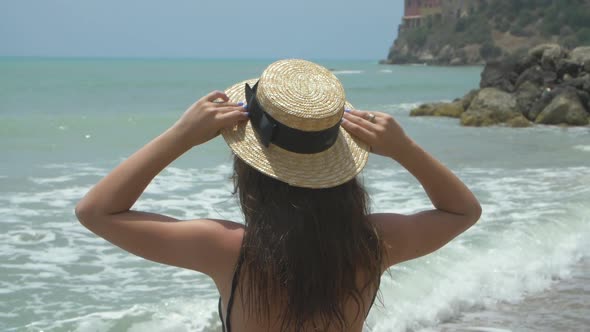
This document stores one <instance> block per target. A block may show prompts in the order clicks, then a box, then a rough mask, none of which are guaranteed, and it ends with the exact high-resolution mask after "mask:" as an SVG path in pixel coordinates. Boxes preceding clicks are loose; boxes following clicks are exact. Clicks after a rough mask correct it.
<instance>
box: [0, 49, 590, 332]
mask: <svg viewBox="0 0 590 332" xmlns="http://www.w3.org/2000/svg"><path fill="white" fill-rule="evenodd" d="M272 61H273V60H272V59H268V60H204V59H116V58H110V59H92V58H87V59H76V58H0V331H7V332H13V331H35V332H40V331H75V332H107V331H130V332H141V331H148V332H149V331H164V332H185V331H220V322H219V320H218V318H217V311H216V310H217V298H218V293H217V291H216V288H215V286H214V284H213V282H212V281H211V280H210V279H208V277H206V276H205V275H203V274H200V273H197V272H193V271H189V270H184V269H180V268H174V267H168V266H164V265H161V264H158V263H154V262H150V261H146V260H143V259H141V258H138V257H136V256H133V255H131V254H129V253H127V252H125V251H122V250H121V249H119V248H117V247H115V246H113V245H111V244H109V243H107V242H106V241H104V240H103V239H101V238H98V237H97V236H95V235H94V234H92V233H91V232H90V231H88V230H87V229H85V228H84V227H83V226H81V225H80V224H79V223H78V221H77V220H76V217H75V216H74V207H75V204H76V203H77V202H78V201H79V200H80V198H81V197H82V196H83V195H84V194H85V193H86V192H87V191H88V190H89V188H90V187H91V186H92V185H93V184H95V183H96V182H97V181H98V180H99V179H100V178H101V177H103V176H104V175H106V174H107V173H108V172H109V171H110V170H111V169H113V168H114V167H115V166H116V165H117V164H119V163H120V162H121V161H123V160H124V159H125V158H126V157H128V156H129V155H130V154H132V153H133V152H134V151H136V150H137V149H139V148H140V147H141V146H143V145H144V144H145V143H147V142H148V141H149V140H151V139H152V138H154V137H156V136H157V135H158V134H160V133H161V132H163V131H164V130H166V129H167V128H168V127H169V126H171V125H172V124H173V123H174V122H175V121H176V119H177V118H178V117H179V116H180V115H181V114H182V113H183V112H184V110H185V109H186V108H187V107H188V106H189V105H191V104H192V103H193V102H194V101H195V100H197V99H199V98H200V97H201V96H203V95H205V94H206V93H208V92H210V91H212V90H223V89H225V88H227V87H229V86H230V85H232V84H233V83H235V82H238V81H241V80H244V79H248V78H254V77H257V76H258V75H260V73H261V72H262V71H263V69H264V68H265V67H266V66H267V65H268V64H270V63H271V62H272ZM316 62H318V63H320V64H322V65H324V66H326V67H327V68H329V69H331V70H332V71H333V73H334V74H335V75H336V76H337V77H338V78H339V79H340V80H341V81H342V83H343V84H344V87H345V90H346V94H347V98H348V100H349V101H350V102H351V103H352V104H353V105H354V106H355V108H357V109H362V110H376V111H383V112H386V113H389V114H391V115H392V116H394V117H395V118H396V119H397V120H398V122H399V123H400V124H401V125H402V126H403V128H404V129H405V131H406V132H407V133H408V134H409V135H410V136H411V137H412V138H413V139H414V140H415V141H416V142H418V143H419V144H420V145H421V146H422V147H423V148H424V149H426V150H427V151H429V152H430V153H431V154H433V155H434V156H435V157H436V158H438V159H439V160H441V161H442V162H443V163H444V164H445V165H447V166H448V167H449V168H450V169H451V170H452V171H453V172H455V173H456V174H457V175H458V176H459V177H460V178H461V179H462V180H463V181H464V182H465V183H466V184H467V185H468V186H469V187H470V188H471V189H472V191H473V192H474V193H475V195H476V196H477V197H478V198H479V200H480V202H481V205H482V207H483V215H482V217H481V219H480V221H479V222H478V223H477V224H476V225H475V226H473V227H472V228H470V229H469V230H468V231H466V232H465V233H463V234H462V235H460V236H459V237H457V238H456V239H455V240H453V241H452V242H450V243H449V244H448V245H446V246H445V247H443V248H442V249H440V250H439V251H437V252H435V253H432V254H430V255H427V256H425V257H422V258H419V259H415V260H413V261H409V262H406V263H403V264H400V265H397V266H395V267H393V268H391V269H390V271H389V273H386V274H384V275H383V277H382V282H381V288H380V301H378V302H377V304H376V305H375V306H374V307H373V309H372V310H371V313H370V315H369V318H368V319H367V322H366V325H365V328H364V331H375V332H385V331H391V332H404V331H421V332H431V331H472V332H475V331H479V332H508V331H514V332H526V331H531V332H532V331H535V332H536V331H541V332H544V331H590V128H589V127H582V128H565V127H560V126H533V127H531V128H524V129H523V128H521V129H513V128H507V127H502V126H496V127H488V128H466V127H461V126H460V124H459V121H458V120H457V119H449V118H423V117H420V118H416V117H410V116H409V111H410V110H411V109H412V108H413V107H416V106H418V105H419V104H421V103H423V102H433V101H450V100H453V99H454V98H456V97H461V96H463V95H464V94H465V93H467V92H468V91H469V90H471V89H473V88H476V87H477V86H478V84H479V78H480V73H481V71H482V67H457V68H450V67H427V66H385V65H378V64H376V63H374V62H372V61H330V60H317V61H316ZM231 160H232V157H231V152H230V150H229V149H228V147H227V146H226V144H225V143H224V141H223V139H221V138H220V137H218V138H216V139H214V140H212V141H211V142H209V143H207V144H205V145H202V146H198V147H196V148H194V149H192V150H191V151H189V152H188V153H186V154H185V155H183V156H182V157H181V158H180V159H178V160H177V161H175V162H174V163H173V164H172V165H170V166H169V167H168V168H166V169H165V170H164V171H163V172H162V173H161V174H159V175H158V176H157V177H156V178H155V179H154V181H153V182H152V183H151V184H150V185H149V186H148V188H147V190H146V192H145V193H144V194H143V195H142V196H141V198H140V199H139V201H138V202H137V203H136V205H135V206H134V208H136V209H141V210H146V211H151V212H156V213H163V214H167V215H171V216H173V217H176V218H181V219H190V218H200V217H210V218H222V219H229V220H234V221H237V222H242V221H243V217H242V215H241V213H240V210H239V207H238V204H237V200H236V197H234V196H232V193H231V192H232V186H231V181H230V175H231ZM360 177H361V179H362V181H363V182H364V184H365V186H366V187H367V189H368V191H369V192H370V195H371V210H372V211H373V212H397V213H414V212H417V211H420V210H423V209H430V208H432V206H431V204H430V202H429V200H428V197H427V196H426V194H425V193H424V190H423V189H422V188H421V186H420V185H419V183H418V182H417V181H416V180H415V179H414V178H413V177H412V176H411V175H410V174H409V173H408V172H407V171H406V170H405V169H404V168H402V167H401V166H400V165H399V164H397V163H395V162H394V161H392V160H390V159H387V158H383V157H379V156H371V157H370V159H369V163H368V166H367V167H366V169H365V170H364V171H363V172H362V174H361V175H360Z"/></svg>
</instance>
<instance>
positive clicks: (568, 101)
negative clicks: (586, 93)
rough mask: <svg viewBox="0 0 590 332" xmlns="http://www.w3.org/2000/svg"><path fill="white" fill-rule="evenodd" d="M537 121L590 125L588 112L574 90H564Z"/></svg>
mask: <svg viewBox="0 0 590 332" xmlns="http://www.w3.org/2000/svg"><path fill="white" fill-rule="evenodd" d="M535 122H536V123H541V124H554V125H555V124H566V125H569V126H585V125H588V113H587V112H586V110H585V108H584V106H582V103H581V102H580V99H579V98H578V95H577V94H576V93H575V92H574V91H569V90H568V91H564V92H563V93H561V94H559V95H557V96H555V97H554V98H553V100H552V101H551V103H549V105H547V107H545V109H543V111H542V112H541V113H540V114H539V115H538V116H537V118H536V120H535Z"/></svg>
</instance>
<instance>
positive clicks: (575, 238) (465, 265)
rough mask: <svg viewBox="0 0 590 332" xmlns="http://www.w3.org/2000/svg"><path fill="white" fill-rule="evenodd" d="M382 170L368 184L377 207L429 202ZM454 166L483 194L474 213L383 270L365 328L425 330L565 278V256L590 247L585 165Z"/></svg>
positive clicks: (570, 259)
mask: <svg viewBox="0 0 590 332" xmlns="http://www.w3.org/2000/svg"><path fill="white" fill-rule="evenodd" d="M385 173H386V172H384V171H382V172H381V174H379V176H378V178H380V179H381V183H380V184H379V185H378V186H372V187H371V190H373V191H375V193H374V195H373V196H372V197H373V198H374V199H373V202H374V204H375V205H376V207H375V210H376V212H379V211H381V210H386V211H387V210H389V209H392V210H395V211H399V212H403V213H413V212H417V211H420V210H424V209H426V208H431V207H430V202H429V201H428V198H427V197H425V195H424V194H422V195H421V196H422V197H419V196H418V197H417V195H418V193H417V192H416V190H415V189H414V188H412V187H410V188H408V185H407V184H405V185H404V181H403V180H401V181H400V178H401V176H400V174H399V172H398V174H397V175H396V176H395V177H394V178H396V181H390V182H388V181H383V179H384V178H385V179H386V178H387V176H386V174H385ZM392 173H393V172H392ZM459 174H460V177H461V178H463V179H465V181H466V182H469V183H470V187H472V188H474V189H475V191H476V192H477V195H478V196H480V199H481V200H482V205H483V211H484V213H483V215H482V218H481V220H480V221H479V222H478V224H476V225H475V226H474V227H472V228H471V229H470V230H468V231H467V232H466V233H465V234H463V235H461V236H460V237H458V238H457V239H455V240H453V241H452V242H451V243H449V244H448V245H447V246H445V248H443V249H441V250H439V251H437V252H436V253H433V254H430V255H428V256H425V257H423V258H420V259H417V260H413V261H410V262H407V263H404V264H401V265H398V266H395V267H394V268H392V270H391V276H392V277H390V276H389V275H387V274H386V275H384V277H383V278H382V280H383V282H382V287H381V292H382V294H383V299H384V303H385V307H384V308H379V307H377V308H375V309H374V310H373V311H372V312H371V316H370V319H369V321H368V322H369V326H370V328H371V331H399V332H402V331H408V330H411V331H414V330H416V331H417V330H421V331H422V330H424V331H428V330H429V329H432V328H434V327H435V326H437V325H438V324H440V323H442V322H447V321H450V320H453V319H456V318H458V317H459V316H460V315H461V313H463V312H465V311H473V310H483V309H484V308H493V307H494V306H495V305H497V304H498V303H502V302H510V303H514V302H518V301H520V300H522V298H523V297H525V296H527V294H534V293H537V292H540V291H542V290H544V289H547V288H548V287H550V286H551V285H552V284H553V283H554V282H555V281H556V280H559V279H567V278H568V276H569V274H570V271H571V266H572V264H575V263H576V262H577V261H578V260H579V259H580V257H584V256H587V255H590V248H589V246H588V244H586V242H585V240H584V239H585V238H587V237H588V236H590V219H589V216H590V209H589V208H588V206H587V204H586V203H585V202H586V201H587V200H588V199H589V198H590V188H589V187H588V184H589V183H590V177H589V175H590V168H588V167H572V168H563V169H561V168H560V169H547V168H545V169H527V170H518V171H512V172H507V171H506V170H503V169H489V170H488V169H463V170H460V171H459ZM392 177H393V175H392ZM580 179H583V180H582V181H580ZM556 195H558V197H559V199H556Z"/></svg>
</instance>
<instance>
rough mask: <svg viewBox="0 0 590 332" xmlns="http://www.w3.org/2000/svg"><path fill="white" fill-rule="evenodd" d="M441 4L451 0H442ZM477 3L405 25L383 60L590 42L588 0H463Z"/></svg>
mask: <svg viewBox="0 0 590 332" xmlns="http://www.w3.org/2000/svg"><path fill="white" fill-rule="evenodd" d="M441 1H442V3H443V6H444V5H445V4H446V3H447V1H448V2H449V3H451V2H453V0H441ZM470 1H472V2H473V3H475V2H476V1H477V4H478V5H477V6H470V7H469V8H470V9H469V10H467V11H462V12H457V15H451V16H448V15H447V16H444V17H443V18H442V19H435V18H434V17H424V18H423V19H422V20H421V24H420V26H413V27H411V28H410V27H403V26H400V31H399V34H398V37H397V39H396V40H395V42H394V44H393V46H392V47H391V49H390V52H389V55H388V57H387V59H386V60H384V61H383V63H389V64H401V63H426V64H435V65H471V64H484V63H485V62H487V61H491V60H502V59H506V58H509V57H511V56H522V55H524V54H526V52H528V50H529V49H531V48H532V47H534V46H536V45H538V44H542V43H556V44H560V45H561V46H563V47H565V48H568V49H573V48H575V47H577V46H580V45H590V0H512V1H505V0H465V1H464V2H463V3H469V2H470Z"/></svg>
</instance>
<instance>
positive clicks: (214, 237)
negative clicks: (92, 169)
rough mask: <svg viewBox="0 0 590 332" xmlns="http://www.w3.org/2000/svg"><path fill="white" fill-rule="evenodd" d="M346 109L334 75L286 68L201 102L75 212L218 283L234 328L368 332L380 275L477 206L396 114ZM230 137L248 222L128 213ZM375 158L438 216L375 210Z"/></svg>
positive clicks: (226, 321)
mask: <svg viewBox="0 0 590 332" xmlns="http://www.w3.org/2000/svg"><path fill="white" fill-rule="evenodd" d="M244 102H246V104H245V105H244ZM350 108H352V107H351V106H350V104H348V103H347V102H346V100H345V96H344V89H343V88H342V85H341V84H340V82H339V81H338V79H337V78H336V77H335V76H334V75H333V74H332V73H330V72H329V71H328V70H326V69H325V68H323V67H321V66H319V65H316V64H314V63H311V62H307V61H303V60H283V61H278V62H276V63H273V64H271V65H270V66H269V67H268V68H267V69H266V70H265V71H264V72H263V74H262V76H261V77H260V78H259V79H256V80H249V81H246V82H242V83H239V84H236V85H234V86H233V87H231V88H230V89H228V90H227V91H226V93H223V92H219V91H216V92H212V93H210V94H209V95H207V96H205V97H203V98H201V99H200V100H199V101H197V102H196V103H194V104H193V105H192V106H191V107H189V109H188V110H187V111H186V112H185V113H184V115H183V116H182V117H181V118H180V119H179V120H178V121H177V122H176V123H175V124H174V125H173V126H172V127H170V128H169V129H168V130H166V131H165V132H164V133H163V134H161V135H160V136H158V137H157V138H155V139H154V140H153V141H151V142H150V143H148V144H147V145H146V146H144V147H143V148H141V149H140V150H139V151H137V152H136V153H135V154H133V155H132V156H131V157H130V158H129V159H127V160H126V161H124V162H123V163H122V164H121V165H119V166H118V167H117V168H115V169H114V170H113V171H112V172H111V173H110V174H108V175H107V176H106V177H105V178H104V179H102V180H101V181H100V182H99V183H98V184H97V185H96V186H94V188H92V189H91V190H90V192H89V193H88V194H87V195H86V196H85V197H84V198H83V199H82V200H81V201H80V202H79V204H78V206H77V207H76V215H77V216H78V219H79V220H80V222H81V223H82V224H83V225H84V226H86V227H87V228H89V229H90V230H91V231H93V232H94V233H96V234H97V235H99V236H101V237H103V238H105V239H106V240H108V241H110V242H111V243H113V244H115V245H117V246H119V247H121V248H123V249H125V250H127V251H129V252H131V253H133V254H136V255H139V256H141V257H144V258H146V259H149V260H152V261H156V262H160V263H164V264H168V265H174V266H178V267H183V268H187V269H192V270H195V271H199V272H202V273H205V274H207V275H208V276H210V277H211V278H212V279H213V281H214V282H215V284H216V285H217V288H218V289H219V293H220V295H221V298H220V302H219V311H220V318H221V320H222V324H223V329H224V330H226V331H361V330H362V327H363V324H364V321H365V318H366V315H367V314H368V312H369V310H370V307H371V305H372V304H373V301H374V300H375V296H376V294H377V291H378V288H379V280H380V276H381V274H382V273H383V272H384V271H385V270H387V269H388V268H389V267H391V266H393V265H394V264H397V263H400V262H403V261H407V260H410V259H413V258H416V257H419V256H422V255H426V254H428V253H430V252H433V251H435V250H437V249H438V248H440V247H442V246H443V245H445V244H446V243H447V242H449V241H450V240H451V239H453V238H454V237H456V236H457V235H459V234H460V233H462V232H463V231H465V230H466V229H467V228H469V227H470V226H472V225H473V224H474V223H475V222H476V221H477V220H478V219H479V216H480V214H481V208H480V205H479V203H478V201H477V199H476V198H475V197H474V196H473V194H472V193H471V192H470V191H469V189H468V188H467V187H466V186H465V185H464V184H463V183H462V182H461V181H460V180H459V179H458V178H457V177H456V176H454V175H453V174H452V173H451V172H450V171H449V170H448V169H447V168H446V167H444V166H443V165H442V164H441V163H439V162H438V161H437V160H436V159H434V158H433V157H432V156H430V155H429V154H428V153H427V152H425V151H424V150H422V149H421V148H420V147H419V146H418V145H417V144H416V143H415V142H413V141H412V140H411V139H410V138H409V137H408V136H407V135H405V133H404V131H403V130H402V128H401V127H400V126H399V125H398V124H397V123H396V121H395V120H394V119H393V118H392V117H391V116H389V115H388V114H385V113H379V112H373V113H369V112H363V111H358V110H348V109H350ZM345 110H346V111H345ZM220 132H222V133H223V136H224V138H225V140H226V142H227V143H228V145H229V146H230V148H231V149H232V151H233V152H234V154H235V156H236V157H235V160H234V177H233V179H234V185H235V191H236V193H237V195H238V197H239V200H240V204H241V208H242V211H243V213H244V216H245V225H242V224H238V223H235V222H232V221H227V220H214V219H196V220H190V221H183V222H176V221H177V220H176V219H174V218H171V217H168V216H163V215H158V214H154V213H149V212H140V211H132V210H130V209H131V207H132V206H133V204H134V203H135V201H136V200H137V198H138V197H139V196H140V194H141V193H142V192H143V190H144V189H145V187H146V186H147V185H148V184H149V182H150V181H151V180H152V179H153V178H154V177H155V176H156V175H157V174H158V173H159V172H160V171H161V170H162V169H164V168H165V167H166V166H167V165H168V164H170V163H171V162H172V161H173V160H175V159H176V158H178V157H179V156H181V155H182V154H183V153H185V152H187V151H188V150H190V149H191V148H192V147H193V146H196V145H199V144H203V143H205V142H207V141H208V140H210V139H212V138H213V137H215V136H217V135H218V134H219V133H220ZM369 151H371V152H373V153H376V154H379V155H382V156H385V157H389V158H391V159H393V160H395V161H397V162H398V163H400V164H401V165H402V166H403V167H405V168H406V169H407V170H408V171H409V172H410V173H412V174H413V175H414V176H415V177H416V179H417V180H418V181H419V182H420V183H421V184H422V186H423V187H424V189H425V191H426V193H427V194H428V196H429V197H430V199H431V201H432V204H433V205H434V209H432V210H430V211H424V212H420V213H417V214H413V215H401V214H391V213H381V214H370V213H369V212H368V206H367V200H368V198H367V194H366V192H365V191H364V189H363V187H362V186H361V184H360V183H359V182H358V181H357V180H356V175H357V174H358V173H359V172H360V171H361V170H362V168H363V167H364V166H365V164H366V161H367V157H368V153H369Z"/></svg>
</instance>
